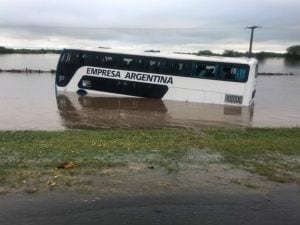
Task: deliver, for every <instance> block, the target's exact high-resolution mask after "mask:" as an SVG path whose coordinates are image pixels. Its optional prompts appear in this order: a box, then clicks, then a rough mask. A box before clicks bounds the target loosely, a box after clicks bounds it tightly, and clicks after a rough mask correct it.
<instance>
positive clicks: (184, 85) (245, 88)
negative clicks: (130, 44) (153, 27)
mask: <svg viewBox="0 0 300 225" xmlns="http://www.w3.org/2000/svg"><path fill="white" fill-rule="evenodd" d="M256 77H257V61H256V60H255V59H249V58H224V57H204V56H195V55H188V54H174V53H172V54H162V53H160V52H142V53H141V52H140V53H135V52H132V51H124V50H122V51H121V50H112V49H96V50H87V49H85V50H82V49H64V50H63V52H62V54H61V56H60V59H59V62H58V65H57V72H56V90H57V91H60V92H77V93H78V94H80V95H95V94H96V95H106V96H116V97H146V98H156V99H162V100H176V101H188V102H201V103H214V104H229V105H241V106H249V105H251V104H252V103H253V98H254V96H255V88H256Z"/></svg>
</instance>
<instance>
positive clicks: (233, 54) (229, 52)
mask: <svg viewBox="0 0 300 225" xmlns="http://www.w3.org/2000/svg"><path fill="white" fill-rule="evenodd" d="M222 55H223V56H227V57H241V56H245V53H242V52H237V51H234V50H225V51H224V52H223V54H222Z"/></svg>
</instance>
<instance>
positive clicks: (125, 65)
mask: <svg viewBox="0 0 300 225" xmlns="http://www.w3.org/2000/svg"><path fill="white" fill-rule="evenodd" d="M133 64H134V60H133V58H129V57H121V58H120V64H119V67H120V68H121V69H127V70H130V69H132V68H133V66H134V65H133Z"/></svg>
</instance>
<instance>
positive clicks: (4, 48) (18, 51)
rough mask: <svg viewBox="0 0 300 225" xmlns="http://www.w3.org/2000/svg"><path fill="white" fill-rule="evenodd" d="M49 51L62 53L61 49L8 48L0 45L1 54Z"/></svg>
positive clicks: (44, 52) (43, 52)
mask: <svg viewBox="0 0 300 225" xmlns="http://www.w3.org/2000/svg"><path fill="white" fill-rule="evenodd" d="M47 53H53V54H60V53H61V50H56V49H27V48H20V49H14V48H6V47H2V46H0V54H47Z"/></svg>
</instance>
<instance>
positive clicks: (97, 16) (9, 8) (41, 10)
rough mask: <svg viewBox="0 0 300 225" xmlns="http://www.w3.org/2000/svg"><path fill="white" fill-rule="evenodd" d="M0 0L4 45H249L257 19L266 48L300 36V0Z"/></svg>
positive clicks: (259, 43)
mask: <svg viewBox="0 0 300 225" xmlns="http://www.w3.org/2000/svg"><path fill="white" fill-rule="evenodd" d="M0 5H1V8H0V31H1V34H0V45H8V46H16V45H22V42H23V43H24V45H29V47H30V45H32V46H33V47H40V45H43V44H44V45H47V46H50V47H53V46H57V45H59V46H64V45H70V42H71V44H72V43H74V45H75V44H81V45H86V44H87V43H89V42H90V44H91V45H94V44H96V43H106V42H107V43H109V44H110V43H119V44H121V45H126V44H129V45H134V44H136V45H149V46H150V45H160V46H163V45H165V46H176V45H184V46H194V47H203V48H205V46H207V48H208V47H210V46H221V47H222V46H223V48H225V47H226V48H228V47H230V46H232V48H234V47H238V48H241V49H245V50H246V49H247V47H246V46H247V42H248V39H249V31H248V30H245V29H244V28H245V26H247V25H253V24H256V25H261V26H262V27H263V28H262V29H260V30H257V32H256V36H255V41H256V42H257V45H256V46H258V47H259V46H263V45H265V48H266V49H265V50H276V48H277V50H278V51H282V50H284V49H285V48H286V47H287V46H288V45H290V44H294V43H296V42H297V41H298V40H300V34H299V25H298V24H299V22H298V21H300V14H299V13H298V10H299V8H300V1H298V0H285V1H282V0H264V1H261V0H235V1H228V0H215V1H206V0H205V1H204V0H164V1H161V0H151V1H142V0H111V1H100V0H86V1H84V2H83V1H82V0H65V1H60V0H52V1H41V0H14V1H6V0H0ZM137 28H139V29H137ZM149 28H151V29H149ZM244 46H245V47H244ZM191 48H192V47H191ZM259 48H263V47H259Z"/></svg>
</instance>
